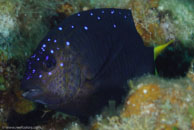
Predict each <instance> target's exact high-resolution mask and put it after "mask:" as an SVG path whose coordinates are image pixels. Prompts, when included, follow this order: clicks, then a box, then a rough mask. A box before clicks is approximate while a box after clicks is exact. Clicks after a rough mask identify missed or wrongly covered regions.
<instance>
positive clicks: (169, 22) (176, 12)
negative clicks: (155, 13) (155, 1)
mask: <svg viewBox="0 0 194 130" xmlns="http://www.w3.org/2000/svg"><path fill="white" fill-rule="evenodd" d="M193 5H194V2H193V1H192V0H187V1H185V0H169V1H165V0H160V3H159V6H158V10H159V11H160V13H163V14H165V12H167V13H166V14H165V15H164V16H163V18H162V19H161V21H164V22H163V28H164V30H165V32H166V35H169V36H170V35H172V36H174V37H176V38H177V39H178V40H180V41H181V42H182V43H184V44H185V45H189V46H192V47H193V45H192V44H193V43H194V42H193V35H194V31H193V30H194V20H193V19H194V13H193V12H194V8H193ZM170 15H171V16H170Z"/></svg>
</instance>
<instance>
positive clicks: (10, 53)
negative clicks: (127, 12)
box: [0, 0, 194, 130]
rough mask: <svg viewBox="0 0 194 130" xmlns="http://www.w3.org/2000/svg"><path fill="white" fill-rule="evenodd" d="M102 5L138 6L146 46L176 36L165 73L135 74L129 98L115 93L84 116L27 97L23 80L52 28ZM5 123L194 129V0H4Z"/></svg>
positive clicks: (160, 61)
mask: <svg viewBox="0 0 194 130" xmlns="http://www.w3.org/2000/svg"><path fill="white" fill-rule="evenodd" d="M95 8H120V9H131V10H132V15H133V19H134V22H135V26H136V29H137V31H138V33H139V34H140V35H141V37H142V39H143V41H144V44H145V45H146V46H157V45H160V44H164V43H166V42H168V41H170V40H171V39H174V40H175V41H174V43H173V44H172V45H170V46H169V47H168V48H167V49H166V50H165V51H164V52H163V53H162V54H161V55H160V56H159V57H158V58H157V60H156V68H157V71H158V75H145V76H142V77H140V78H138V79H134V80H129V81H128V87H130V91H129V92H128V96H127V97H126V98H125V99H123V100H124V103H123V104H120V105H116V104H115V101H113V100H110V101H109V105H108V106H106V107H105V108H104V109H103V111H102V112H101V113H99V114H98V115H96V116H92V117H91V118H90V119H89V122H87V123H83V122H81V121H80V120H79V119H78V118H76V117H73V116H70V115H66V114H65V113H61V112H57V111H54V110H50V109H48V108H46V107H45V106H44V105H41V104H38V103H34V102H31V101H29V100H26V99H24V98H23V97H22V90H21V89H20V86H21V80H22V78H23V75H24V72H25V66H26V60H27V59H28V58H29V56H30V55H32V53H33V51H34V50H35V49H36V47H37V46H38V44H39V42H40V41H41V40H42V39H43V38H44V36H45V35H46V34H47V33H48V31H49V30H51V29H52V28H53V27H56V26H57V25H58V24H59V23H61V22H62V21H63V20H64V19H66V18H67V17H68V16H70V15H72V14H75V13H77V12H80V11H86V10H89V9H95ZM110 91H111V90H110ZM0 129H43V130H49V129H50V130H87V129H90V130H118V129H122V130H179V129H180V130H192V129H194V1H193V0H0Z"/></svg>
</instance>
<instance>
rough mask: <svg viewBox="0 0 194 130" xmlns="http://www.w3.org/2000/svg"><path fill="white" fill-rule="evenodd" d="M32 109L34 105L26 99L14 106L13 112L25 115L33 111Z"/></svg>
mask: <svg viewBox="0 0 194 130" xmlns="http://www.w3.org/2000/svg"><path fill="white" fill-rule="evenodd" d="M34 108H35V105H34V103H33V102H31V101H28V100H26V99H20V100H19V101H17V102H16V103H15V104H14V110H15V111H16V112H17V113H19V114H27V113H28V112H30V111H33V110H34Z"/></svg>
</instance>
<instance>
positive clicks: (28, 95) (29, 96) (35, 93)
mask: <svg viewBox="0 0 194 130" xmlns="http://www.w3.org/2000/svg"><path fill="white" fill-rule="evenodd" d="M41 94H42V91H41V90H40V89H30V90H28V91H25V92H24V93H23V94H22V96H23V97H25V98H26V99H30V100H32V99H34V98H35V97H37V96H40V95H41Z"/></svg>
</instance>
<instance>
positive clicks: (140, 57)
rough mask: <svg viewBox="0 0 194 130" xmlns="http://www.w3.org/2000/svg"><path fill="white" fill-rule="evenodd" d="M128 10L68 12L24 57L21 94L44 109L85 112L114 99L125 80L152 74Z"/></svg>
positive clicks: (151, 62)
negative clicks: (24, 65)
mask: <svg viewBox="0 0 194 130" xmlns="http://www.w3.org/2000/svg"><path fill="white" fill-rule="evenodd" d="M154 66H155V65H154V54H153V48H152V47H145V46H144V44H143V41H142V39H141V37H140V35H139V34H138V33H137V31H136V28H135V25H134V21H133V18H132V14H131V11H130V10H125V9H113V8H110V9H93V10H89V11H84V12H80V13H77V14H74V15H72V16H69V17H68V18H67V19H65V20H64V21H63V23H62V24H60V25H58V26H57V27H56V28H54V29H53V30H51V31H50V32H49V33H48V34H47V36H46V37H45V38H44V39H43V40H42V41H41V42H40V44H39V46H38V47H37V49H36V51H35V52H34V54H33V55H32V56H31V57H30V58H29V59H28V62H27V70H26V73H25V76H24V79H23V81H22V89H23V90H24V91H25V92H24V94H23V96H24V97H25V98H27V99H29V100H32V101H34V102H38V103H42V104H45V105H47V106H48V107H49V108H52V109H56V110H60V111H63V112H65V113H68V114H72V115H76V116H89V115H91V114H92V113H95V112H97V111H99V110H100V108H101V107H103V106H104V104H106V103H107V102H108V100H110V99H114V100H116V101H120V100H121V99H122V95H123V94H125V89H124V87H123V86H124V85H125V84H126V82H127V80H128V79H132V78H134V77H139V76H142V75H143V74H145V73H154V69H155V67H154Z"/></svg>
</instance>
